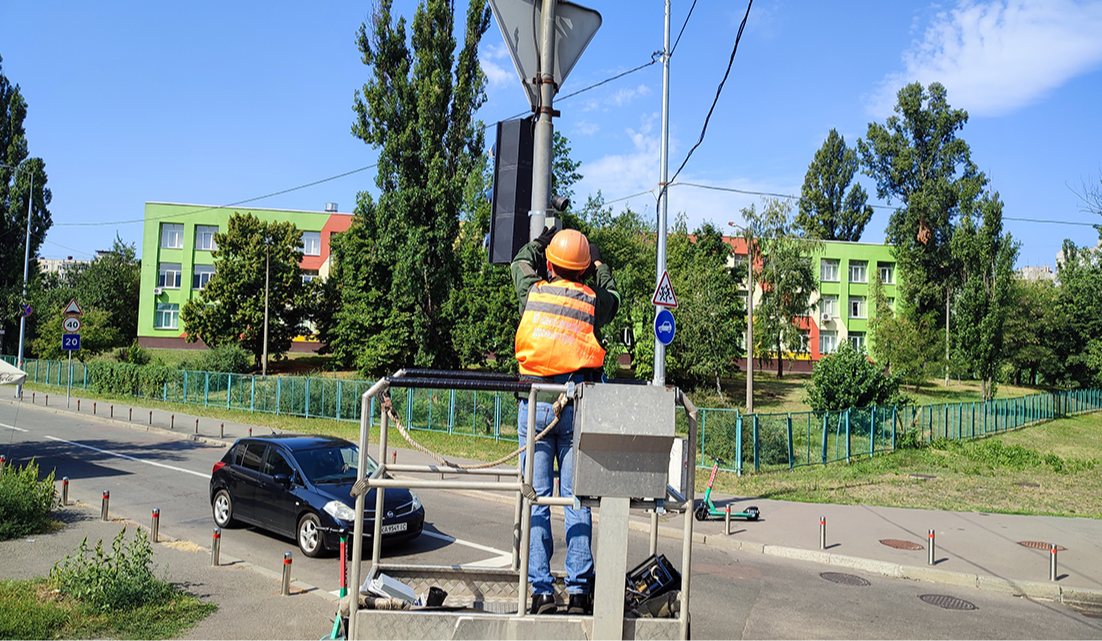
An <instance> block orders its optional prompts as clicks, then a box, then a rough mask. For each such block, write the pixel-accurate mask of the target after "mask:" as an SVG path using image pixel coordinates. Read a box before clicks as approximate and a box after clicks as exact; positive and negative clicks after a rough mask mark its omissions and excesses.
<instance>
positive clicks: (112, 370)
mask: <svg viewBox="0 0 1102 641" xmlns="http://www.w3.org/2000/svg"><path fill="white" fill-rule="evenodd" d="M88 373H89V378H90V379H92V390H93V391H95V392H98V393H100V394H120V395H123V396H146V397H150V398H152V397H157V396H160V395H161V394H162V393H163V390H164V385H165V383H167V382H168V381H169V380H171V378H172V376H173V375H174V373H175V370H172V369H169V368H168V367H165V366H164V365H135V364H133V363H112V362H110V361H95V362H92V363H89V364H88Z"/></svg>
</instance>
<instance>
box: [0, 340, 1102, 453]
mask: <svg viewBox="0 0 1102 641" xmlns="http://www.w3.org/2000/svg"><path fill="white" fill-rule="evenodd" d="M2 358H3V359H4V360H7V361H8V362H9V363H13V364H14V360H15V359H14V357H11V356H4V357H2ZM26 372H27V379H28V381H32V382H35V383H44V384H48V385H57V386H61V387H66V386H67V385H69V383H70V381H71V382H72V387H73V388H74V389H88V388H89V387H90V386H91V385H92V381H91V380H90V378H89V371H88V369H87V367H86V366H85V365H84V364H83V363H80V362H74V363H72V364H71V365H70V364H69V363H67V362H65V361H47V360H28V361H27V367H26ZM371 385H372V383H371V382H367V381H348V380H341V379H335V378H316V377H300V376H269V377H262V376H252V375H248V374H224V373H217V372H197V371H186V370H176V371H174V372H173V373H172V375H171V376H170V377H169V380H168V381H167V382H165V383H164V385H163V389H162V390H161V393H160V395H159V400H162V401H165V402H172V403H187V404H193V405H204V406H219V407H225V408H227V409H236V410H244V411H249V412H267V413H270V414H280V415H288V416H302V417H306V418H327V419H334V420H338V421H350V422H359V420H360V397H361V396H362V395H363V393H364V392H365V391H367V389H368V388H369V387H371ZM392 394H393V396H392V399H393V403H394V409H395V411H396V412H397V414H398V416H400V417H402V419H403V424H404V425H406V426H408V427H409V428H411V429H414V430H432V431H438V432H446V433H448V434H463V435H467V436H478V437H482V438H492V439H494V440H501V439H506V440H509V441H515V440H516V439H517V405H516V399H515V398H514V396H513V394H511V393H508V392H478V391H470V390H435V389H416V388H410V389H402V388H395V389H393V390H392ZM1100 409H1102V390H1097V389H1094V390H1068V391H1057V392H1040V393H1036V394H1030V395H1028V396H1021V397H1017V398H1003V399H996V400H992V401H986V402H982V401H976V402H971V403H943V404H936V405H918V406H914V405H908V406H900V407H862V408H851V409H848V410H842V411H836V412H793V413H787V414H742V413H740V412H739V411H738V410H728V409H720V408H700V414H699V419H700V425H699V429H700V433H699V437H700V439H699V442H700V457H699V463H698V464H699V466H700V467H710V466H711V461H712V458H713V457H715V458H720V459H723V460H724V464H723V465H721V467H722V468H723V469H726V470H728V471H733V472H737V473H742V472H744V471H750V470H753V471H762V470H776V469H785V468H787V469H792V468H795V467H801V466H807V465H826V464H827V463H831V462H835V461H849V460H853V459H855V458H860V457H863V456H875V455H876V454H877V453H883V452H890V451H892V450H894V449H895V448H896V445H897V443H898V442H899V441H900V439H902V438H903V437H904V435H905V434H907V433H908V432H910V433H911V438H915V439H918V440H921V441H923V442H930V441H933V440H936V439H954V440H962V439H973V438H980V437H983V436H987V435H989V434H995V433H998V432H1005V431H1007V430H1013V429H1017V428H1020V427H1024V426H1026V425H1032V424H1034V423H1037V422H1039V421H1046V420H1050V419H1053V418H1059V417H1063V416H1069V415H1073V414H1081V413H1084V412H1094V411H1098V410H1100ZM369 411H370V412H371V414H372V415H373V416H375V417H378V416H379V409H378V408H377V407H376V405H375V404H374V403H372V405H371V407H370V409H369ZM677 416H678V424H677V429H678V432H679V433H681V434H685V433H687V430H688V426H687V424H686V422H685V420H684V417H683V415H682V414H680V413H679V414H678V415H677Z"/></svg>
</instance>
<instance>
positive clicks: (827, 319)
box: [819, 312, 833, 323]
mask: <svg viewBox="0 0 1102 641" xmlns="http://www.w3.org/2000/svg"><path fill="white" fill-rule="evenodd" d="M819 318H821V319H822V321H823V322H824V323H829V322H830V321H831V319H832V318H833V316H831V315H830V312H823V314H822V316H820V317H819Z"/></svg>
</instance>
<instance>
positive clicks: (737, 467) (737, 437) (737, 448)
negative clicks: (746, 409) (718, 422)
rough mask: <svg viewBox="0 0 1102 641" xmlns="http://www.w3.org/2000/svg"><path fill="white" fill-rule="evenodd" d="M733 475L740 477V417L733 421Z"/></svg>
mask: <svg viewBox="0 0 1102 641" xmlns="http://www.w3.org/2000/svg"><path fill="white" fill-rule="evenodd" d="M735 452H736V454H735V474H736V476H742V416H738V415H736V420H735Z"/></svg>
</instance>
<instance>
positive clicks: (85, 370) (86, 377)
mask: <svg viewBox="0 0 1102 641" xmlns="http://www.w3.org/2000/svg"><path fill="white" fill-rule="evenodd" d="M81 365H82V366H83V367H84V385H83V386H82V387H81V389H88V364H87V363H82V364H81Z"/></svg>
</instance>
